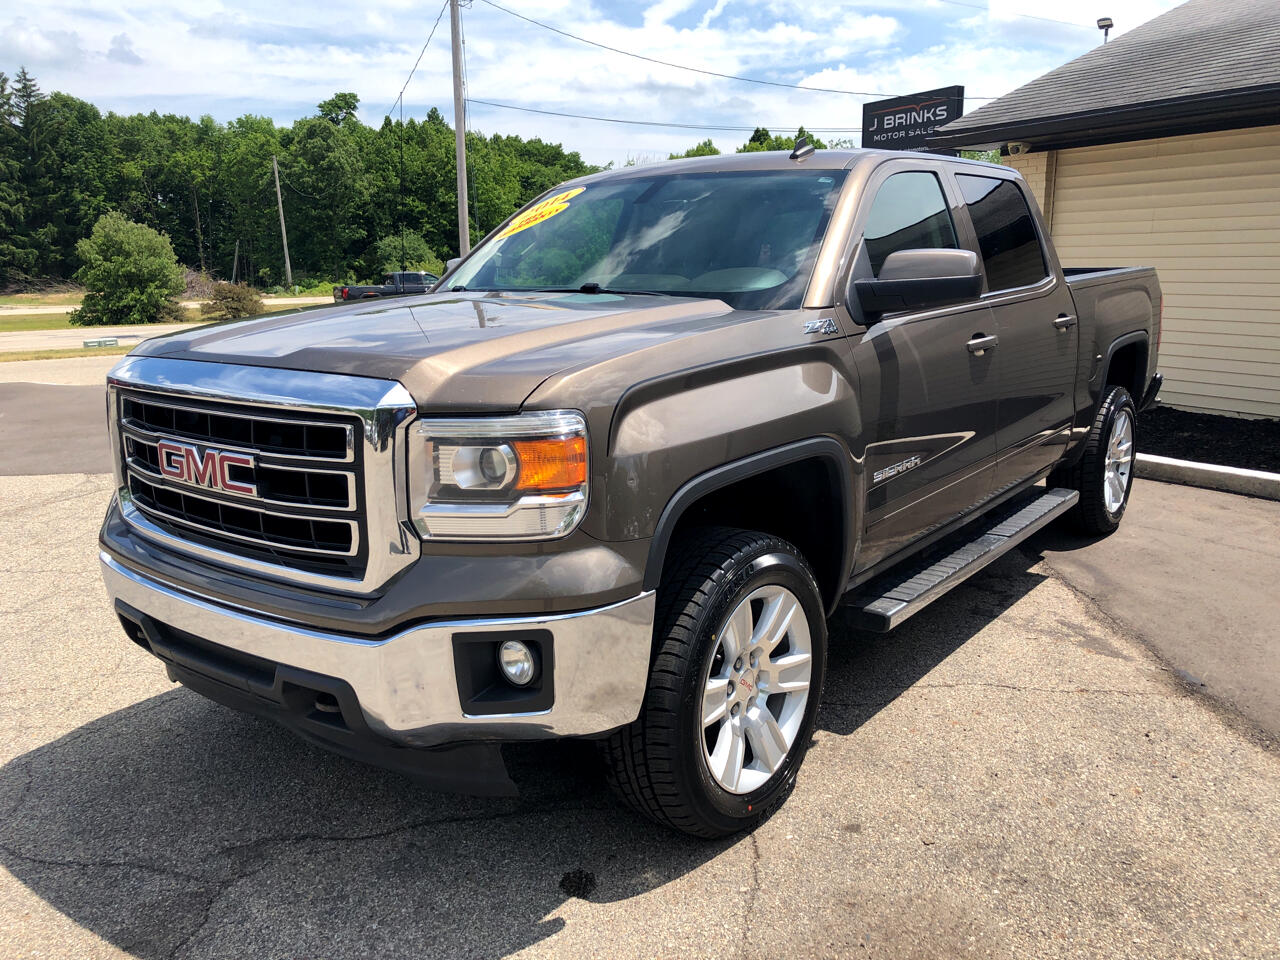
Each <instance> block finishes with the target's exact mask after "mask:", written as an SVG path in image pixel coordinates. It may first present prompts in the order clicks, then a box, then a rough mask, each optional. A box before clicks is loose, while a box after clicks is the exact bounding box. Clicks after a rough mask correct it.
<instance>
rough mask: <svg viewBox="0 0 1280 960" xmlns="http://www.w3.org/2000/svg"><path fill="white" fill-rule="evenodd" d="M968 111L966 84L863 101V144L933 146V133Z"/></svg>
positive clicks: (900, 147) (895, 147)
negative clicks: (929, 142)
mask: <svg viewBox="0 0 1280 960" xmlns="http://www.w3.org/2000/svg"><path fill="white" fill-rule="evenodd" d="M963 113H964V87H941V88H940V89H937V90H926V91H924V92H923V93H913V94H911V95H909V96H906V97H894V98H893V99H891V100H874V101H872V102H870V103H864V104H863V105H862V145H863V146H864V147H875V148H877V149H880V150H914V151H916V152H926V153H951V151H950V150H931V149H930V148H929V144H928V142H927V140H928V136H929V134H931V133H933V131H934V130H935V129H937V128H938V127H940V126H942V125H943V124H944V123H950V122H951V121H952V120H954V119H956V118H957V117H959V116H960V115H961V114H963Z"/></svg>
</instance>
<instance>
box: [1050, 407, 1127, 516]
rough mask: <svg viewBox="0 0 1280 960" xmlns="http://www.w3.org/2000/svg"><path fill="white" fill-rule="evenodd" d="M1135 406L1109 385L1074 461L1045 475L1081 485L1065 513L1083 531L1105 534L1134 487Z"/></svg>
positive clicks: (1074, 486)
mask: <svg viewBox="0 0 1280 960" xmlns="http://www.w3.org/2000/svg"><path fill="white" fill-rule="evenodd" d="M1136 421H1137V410H1136V409H1135V408H1134V405H1133V398H1132V397H1130V396H1129V391H1128V390H1126V389H1125V388H1124V387H1110V388H1108V389H1107V392H1106V393H1105V394H1104V395H1103V397H1102V402H1101V403H1100V404H1098V412H1097V413H1096V414H1095V416H1094V418H1093V426H1092V428H1091V429H1090V430H1089V436H1088V438H1087V439H1086V440H1085V447H1084V455H1083V456H1082V457H1081V458H1080V461H1079V463H1077V464H1076V465H1075V466H1074V467H1071V468H1069V469H1067V470H1065V471H1059V472H1055V473H1054V474H1053V475H1051V476H1050V477H1049V485H1050V486H1065V487H1070V488H1072V489H1075V490H1078V491H1080V501H1079V502H1078V503H1077V504H1076V506H1075V508H1074V509H1073V510H1072V511H1071V513H1070V514H1069V516H1070V517H1071V520H1072V522H1073V523H1074V525H1075V526H1076V528H1077V529H1079V530H1080V531H1081V532H1083V533H1088V534H1095V535H1096V534H1108V533H1112V532H1113V531H1114V530H1115V529H1116V528H1117V527H1119V526H1120V520H1121V518H1122V517H1124V511H1125V507H1126V506H1128V504H1129V491H1130V490H1131V489H1132V488H1133V472H1134V471H1133V467H1134V458H1135V457H1136V455H1137V430H1136Z"/></svg>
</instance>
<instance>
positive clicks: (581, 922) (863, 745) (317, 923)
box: [0, 365, 1280, 960]
mask: <svg viewBox="0 0 1280 960" xmlns="http://www.w3.org/2000/svg"><path fill="white" fill-rule="evenodd" d="M3 366H14V365H0V367H3ZM40 375H41V378H42V379H45V380H55V379H62V380H66V381H75V380H84V379H88V378H89V377H90V376H91V371H90V370H87V369H82V370H79V371H72V370H68V369H67V368H58V370H57V371H55V370H54V368H52V367H49V366H45V367H42V368H40ZM33 376H34V374H33ZM71 386H73V385H70V384H69V385H68V387H69V388H70V387H71ZM32 396H34V395H32ZM52 402H53V401H52V400H51V399H50V397H49V396H48V395H44V394H42V395H41V396H40V397H39V398H38V399H36V400H32V401H29V402H28V401H24V400H23V399H22V397H21V396H20V395H19V396H18V398H17V399H16V400H15V399H14V397H12V396H11V397H9V399H7V400H0V412H3V413H4V415H5V416H4V417H3V418H0V424H3V423H4V422H5V419H8V416H9V413H10V412H11V405H12V404H13V403H18V404H19V407H20V409H30V407H31V406H33V405H39V406H48V405H50V404H51V403H52ZM85 402H87V401H85ZM73 407H74V404H73ZM99 409H100V400H99ZM83 422H84V424H85V426H84V430H85V437H86V438H87V436H88V432H89V431H90V430H91V429H93V430H96V429H97V428H96V427H92V428H91V427H90V422H91V421H90V418H89V417H87V416H86V417H85V418H83ZM15 442H16V443H18V444H21V443H22V442H23V441H22V439H21V438H19V439H17V440H16V441H15V440H7V441H6V445H5V447H4V449H5V450H6V451H11V450H12V449H13V447H12V445H11V444H13V443H15ZM71 442H72V441H70V440H68V441H67V443H71ZM10 462H12V461H11V460H10V459H9V457H8V456H6V459H5V461H4V463H5V467H4V468H0V473H9V472H10V471H9V470H8V464H9V463H10ZM110 486H111V482H110V479H109V478H108V477H107V476H105V475H102V474H97V473H94V474H84V473H77V472H66V473H60V474H44V475H34V476H0V542H3V543H4V544H6V546H7V548H8V553H9V556H8V558H7V560H6V563H5V564H3V565H0V656H2V657H3V660H2V661H0V662H3V663H4V668H3V670H2V671H0V956H4V957H17V958H24V957H36V956H40V957H76V958H80V957H86V958H99V957H104V958H105V957H110V958H117V957H126V956H134V957H140V958H145V960H153V958H155V960H159V958H170V957H178V958H187V957H243V956H253V957H259V956H262V957H326V958H328V957H333V958H339V957H353V958H354V957H358V958H381V957H397V958H398V957H406V956H421V955H438V956H461V957H505V956H513V955H519V956H522V957H525V956H527V957H542V956H600V957H610V958H612V957H632V956H635V957H651V956H656V955H661V956H707V955H716V956H720V955H723V956H742V957H763V956H777V955H779V954H788V955H792V956H798V957H808V956H841V957H844V956H851V955H857V956H869V957H885V958H888V957H894V958H896V957H921V958H924V957H930V958H954V957H964V956H982V957H1010V958H1013V957H1019V958H1020V957H1027V956H1035V957H1038V958H1039V957H1102V956H1105V957H1135V958H1139V957H1140V958H1144V960H1145V958H1151V957H1180V958H1181V957H1204V958H1215V960H1217V958H1226V957H1251V958H1252V957H1257V958H1263V957H1275V956H1277V955H1280V818H1277V817H1276V816H1275V811H1276V810H1277V809H1280V752H1278V751H1277V747H1276V742H1275V740H1274V739H1272V738H1270V737H1268V736H1267V735H1266V733H1265V732H1264V731H1262V730H1260V729H1259V724H1261V722H1262V719H1263V718H1264V717H1265V713H1264V712H1259V711H1258V708H1257V707H1256V705H1255V706H1253V707H1250V709H1251V710H1253V714H1252V717H1253V718H1252V719H1250V717H1248V716H1243V715H1241V714H1240V713H1238V712H1237V711H1236V710H1235V709H1234V708H1233V707H1231V706H1229V705H1225V704H1227V702H1228V701H1231V700H1232V697H1231V696H1229V695H1228V694H1232V693H1234V695H1235V697H1236V698H1237V699H1242V700H1244V701H1245V702H1241V703H1240V704H1239V706H1240V707H1241V708H1242V709H1244V708H1245V707H1246V706H1248V704H1249V703H1250V702H1251V701H1248V700H1247V697H1245V694H1246V693H1248V689H1247V688H1246V687H1245V686H1243V685H1242V676H1243V673H1244V672H1245V671H1244V670H1243V667H1242V668H1241V669H1233V668H1232V666H1231V664H1232V659H1231V658H1232V656H1235V655H1232V654H1230V653H1229V651H1230V650H1232V649H1236V650H1238V651H1239V654H1238V656H1239V657H1241V658H1244V657H1246V655H1247V653H1248V650H1249V649H1252V647H1250V646H1249V645H1244V644H1238V643H1237V642H1236V641H1235V640H1233V639H1232V634H1231V633H1230V632H1228V631H1224V630H1223V629H1222V626H1221V623H1222V614H1223V611H1224V610H1241V609H1245V608H1246V607H1247V606H1248V607H1249V609H1254V610H1256V611H1258V620H1257V621H1256V622H1257V623H1260V624H1261V625H1262V631H1263V632H1262V633H1260V634H1258V637H1261V638H1262V640H1263V643H1262V648H1261V649H1262V654H1261V655H1262V656H1263V659H1262V660H1250V661H1248V664H1249V667H1248V669H1249V670H1251V671H1253V672H1254V673H1257V674H1260V676H1259V683H1258V684H1257V685H1256V686H1258V687H1260V688H1261V690H1262V693H1263V694H1265V693H1266V687H1267V685H1268V684H1267V683H1266V680H1267V678H1268V677H1269V678H1271V679H1270V686H1271V687H1272V688H1274V687H1275V686H1276V684H1275V682H1274V678H1275V677H1276V676H1277V672H1276V670H1275V669H1274V668H1273V667H1271V666H1270V664H1273V663H1274V661H1273V660H1268V659H1266V657H1267V656H1268V654H1267V649H1268V646H1269V648H1270V650H1271V651H1272V652H1271V653H1270V656H1272V657H1274V648H1275V640H1274V639H1272V637H1271V636H1269V635H1268V633H1267V631H1268V630H1272V631H1273V627H1271V626H1270V625H1269V623H1273V622H1274V619H1275V617H1274V612H1275V600H1274V593H1273V592H1271V591H1262V592H1261V595H1258V594H1253V590H1252V587H1253V582H1252V581H1246V582H1245V583H1244V585H1243V589H1241V590H1239V591H1234V592H1233V591H1230V590H1226V589H1222V587H1223V585H1224V583H1225V582H1226V581H1227V580H1229V579H1230V578H1231V577H1233V576H1237V575H1241V570H1240V569H1238V568H1231V567H1226V566H1223V562H1224V558H1226V557H1229V556H1231V555H1233V554H1237V553H1239V552H1240V551H1239V550H1238V547H1239V546H1240V544H1242V543H1247V542H1248V538H1250V537H1252V538H1254V539H1255V540H1256V541H1262V540H1265V539H1266V538H1267V537H1271V539H1272V540H1273V541H1274V539H1275V538H1274V533H1273V531H1274V529H1275V528H1274V526H1273V525H1274V524H1275V523H1276V522H1277V515H1278V514H1280V504H1263V503H1261V502H1257V501H1242V500H1241V499H1240V498H1236V497H1231V496H1229V495H1226V494H1216V493H1208V492H1205V491H1194V490H1183V489H1181V488H1176V487H1170V486H1166V485H1161V484H1155V483H1142V482H1140V485H1139V487H1138V488H1137V489H1136V491H1135V500H1134V506H1133V507H1132V508H1131V511H1132V512H1131V515H1130V516H1129V517H1128V518H1126V526H1125V527H1122V533H1121V534H1117V535H1116V536H1113V537H1112V538H1110V539H1108V540H1105V541H1100V542H1098V543H1093V544H1079V543H1076V544H1073V543H1070V542H1062V541H1060V540H1057V539H1055V536H1056V535H1052V534H1042V535H1041V536H1040V537H1039V538H1037V539H1036V540H1034V541H1032V542H1031V543H1030V544H1029V545H1028V549H1026V550H1021V551H1016V552H1014V553H1013V554H1011V555H1009V556H1007V557H1005V558H1003V559H1002V560H1001V561H999V562H998V563H997V564H995V565H993V566H992V567H991V568H989V569H988V570H987V571H985V572H984V573H983V574H981V575H980V576H979V577H977V578H975V579H974V580H972V581H970V582H969V583H968V584H965V585H964V586H962V587H961V588H959V589H957V590H956V591H954V592H953V593H951V594H950V595H949V596H947V597H946V598H944V599H943V600H941V601H939V602H938V603H937V604H935V605H934V606H932V607H931V608H929V609H928V610H926V611H924V612H923V613H921V614H919V615H918V616H916V617H915V618H913V619H912V620H911V621H909V622H908V623H907V624H906V625H905V626H904V627H903V628H902V629H900V630H899V631H897V632H895V633H894V634H891V635H889V636H887V637H870V636H865V635H852V634H849V633H848V632H847V631H844V630H841V629H837V631H836V633H835V635H834V636H833V646H832V654H831V664H830V676H829V679H828V683H827V687H826V691H825V694H824V699H823V707H822V710H821V712H820V715H819V724H818V731H817V733H816V735H815V745H814V747H813V749H812V750H811V751H810V754H809V758H808V760H807V762H806V764H805V768H804V770H803V772H802V774H801V776H800V780H799V783H798V785H797V789H796V792H795V795H794V796H793V797H792V798H791V800H790V801H789V802H788V803H787V804H786V805H785V806H784V807H783V809H782V810H781V811H780V812H779V813H778V814H777V815H776V816H774V817H773V818H772V819H771V820H769V821H768V822H767V823H766V824H764V825H763V826H762V827H761V828H760V829H759V830H757V831H756V832H755V833H754V834H752V835H751V836H748V837H740V838H735V839H732V840H728V841H723V842H720V843H713V844H707V843H702V842H697V841H693V840H688V839H685V838H682V837H679V836H676V835H673V834H670V833H667V832H664V831H662V830H660V829H657V828H655V827H653V826H652V825H650V824H648V823H646V822H644V821H641V820H640V819H638V818H636V817H634V816H632V815H631V814H630V813H628V812H626V811H625V810H623V809H621V808H620V807H618V806H617V805H616V804H615V803H614V801H613V800H612V798H611V797H610V796H609V794H608V793H607V791H606V790H604V788H603V787H602V785H601V781H600V778H599V776H598V771H597V769H596V767H595V760H594V756H593V754H592V753H591V750H590V748H589V747H588V746H587V745H583V744H558V745H541V746H528V747H523V748H520V749H519V750H512V751H511V752H510V754H509V759H510V761H511V762H512V765H513V769H514V773H515V777H516V779H517V782H518V783H519V784H520V785H521V787H522V789H523V795H522V796H521V797H520V798H518V799H514V800H506V799H504V800H488V799H475V798H460V797H449V796H441V795H432V794H427V793H425V792H423V791H421V790H420V789H418V788H416V787H415V786H414V785H413V784H412V783H411V782H409V781H407V780H404V779H402V778H401V777H399V776H397V775H395V774H391V773H387V772H383V771H380V770H375V769H371V768H366V767H363V766H360V765H358V764H355V763H351V762H348V761H345V760H342V759H339V758H335V757H332V756H329V755H327V754H324V753H322V752H319V751H317V750H315V749H314V748H312V747H310V746H308V745H306V744H303V743H301V742H300V741H297V740H295V739H294V738H292V737H291V736H290V735H288V734H287V733H285V732H283V731H281V730H279V729H277V728H275V727H273V726H271V725H269V724H267V723H265V722H262V721H258V720H254V719H251V718H246V717H242V716H240V715H237V714H235V713H232V712H230V711H227V710H224V709H223V708H221V707H218V706H216V705H213V704H210V703H208V702H206V701H203V700H201V699H200V698H199V697H197V696H195V695H193V694H191V693H189V692H187V691H185V690H183V689H181V688H176V687H174V686H172V685H171V684H169V683H168V682H167V680H166V679H165V678H164V674H163V670H162V669H161V667H160V666H159V665H158V664H157V663H156V662H154V661H153V660H151V659H150V658H149V657H148V656H146V655H144V654H142V653H141V652H140V651H138V650H137V648H136V647H134V646H133V645H132V644H130V643H129V642H128V641H127V640H126V639H125V638H124V637H123V634H122V632H121V630H120V628H119V625H118V624H117V623H116V622H115V621H114V619H113V617H112V615H111V613H110V611H109V610H108V609H107V604H106V598H105V594H104V592H103V591H102V588H101V586H100V583H99V581H98V575H97V569H96V551H95V542H96V539H95V538H96V529H97V525H98V522H99V519H100V517H101V513H102V510H103V508H104V506H105V503H106V500H107V498H108V496H109V493H110ZM1175 515H1176V516H1175ZM1162 518H1164V520H1163V521H1162ZM1130 524H1132V525H1133V533H1132V536H1126V535H1125V531H1126V528H1127V527H1128V526H1129V525H1130ZM1148 527H1152V528H1154V531H1155V532H1152V530H1149V529H1148ZM1155 533H1162V535H1163V536H1165V537H1167V539H1165V540H1160V539H1153V537H1154V536H1155ZM1255 546H1256V544H1255ZM1153 554H1154V555H1155V560H1156V561H1158V562H1159V564H1161V565H1160V566H1159V567H1158V568H1157V569H1155V570H1152V571H1150V572H1149V573H1144V574H1143V575H1142V576H1135V577H1133V578H1131V583H1132V586H1133V591H1132V592H1133V597H1132V598H1128V597H1129V595H1128V593H1125V592H1123V591H1111V590H1110V589H1109V588H1108V587H1107V585H1106V584H1105V583H1103V582H1102V581H1101V580H1099V581H1098V584H1100V585H1098V584H1091V583H1090V581H1089V576H1090V575H1094V576H1097V575H1098V574H1097V571H1096V570H1094V571H1093V573H1092V574H1091V573H1090V571H1091V565H1092V564H1096V565H1098V566H1099V567H1102V568H1106V569H1108V570H1111V571H1113V572H1112V574H1111V576H1112V577H1113V579H1115V578H1118V576H1119V574H1118V573H1116V572H1114V571H1123V570H1133V569H1134V568H1135V567H1136V566H1138V565H1140V564H1145V563H1151V562H1153ZM1088 557H1095V558H1096V559H1094V560H1092V561H1088V560H1085V559H1080V558H1088ZM1076 563H1078V564H1082V566H1081V567H1080V568H1079V569H1075V568H1073V564H1076ZM1241 563H1244V564H1247V565H1251V566H1252V567H1254V568H1256V575H1257V576H1259V577H1265V578H1267V579H1266V581H1265V582H1266V583H1273V582H1274V581H1275V579H1276V577H1275V573H1276V565H1275V563H1274V559H1273V555H1272V554H1270V553H1267V552H1265V551H1261V550H1255V551H1254V552H1253V553H1250V554H1248V555H1247V557H1246V558H1245V559H1244V560H1242V561H1241ZM1197 583H1198V584H1199V585H1200V590H1201V591H1203V592H1204V593H1205V594H1206V595H1208V594H1213V595H1214V597H1215V599H1214V601H1213V603H1201V607H1202V608H1203V610H1204V611H1205V612H1204V613H1203V615H1202V616H1201V619H1200V620H1198V621H1197V620H1196V619H1195V616H1196V609H1197V608H1196V596H1197V594H1196V592H1195V591H1194V590H1193V589H1192V588H1191V586H1190V585H1192V584H1197ZM1183 584H1185V585H1187V586H1186V588H1185V590H1184V588H1183V586H1182V585H1183ZM1119 593H1124V597H1122V598H1119V599H1118V598H1117V597H1118V594H1119ZM1251 594H1252V596H1251ZM1218 595H1220V596H1221V603H1222V604H1226V606H1225V607H1220V606H1216V605H1215V604H1217V603H1218V602H1219V601H1218V599H1217V597H1218ZM1125 598H1128V599H1125ZM1126 604H1132V605H1133V606H1132V607H1130V606H1126ZM1250 604H1251V605H1252V606H1249V605H1250ZM1108 605H1110V606H1108ZM1238 622H1239V623H1240V630H1241V631H1242V635H1245V633H1244V631H1246V624H1247V623H1252V622H1254V621H1245V620H1243V619H1238ZM1197 623H1199V626H1198V627H1197ZM1135 625H1136V626H1135ZM1157 627H1158V628H1160V629H1156V628H1157ZM1248 629H1252V628H1251V627H1250V628H1248ZM1197 630H1198V631H1199V632H1198V633H1197ZM1156 633H1159V634H1162V635H1169V636H1183V637H1184V639H1185V640H1186V642H1187V647H1186V648H1174V647H1169V648H1167V649H1161V648H1159V647H1157V648H1156V649H1157V651H1158V652H1157V653H1153V652H1152V649H1151V648H1149V647H1148V645H1147V643H1148V641H1149V637H1148V636H1147V634H1156ZM1197 636H1198V637H1199V638H1200V643H1199V644H1195V643H1192V642H1191V641H1192V640H1193V639H1194V638H1195V637H1197ZM1209 638H1211V639H1209ZM1233 644H1236V646H1234V647H1233V646H1232V645H1233ZM1179 650H1181V653H1179ZM1205 650H1208V651H1210V653H1208V654H1206V652H1205ZM1174 654H1178V655H1179V656H1184V655H1185V656H1186V657H1189V658H1191V659H1186V660H1183V661H1181V662H1180V663H1179V667H1180V669H1182V670H1184V671H1185V672H1194V671H1192V667H1191V665H1196V666H1197V667H1198V669H1200V670H1202V671H1203V672H1202V674H1201V675H1200V677H1201V679H1203V680H1204V681H1205V683H1206V684H1207V686H1206V687H1205V688H1204V689H1205V690H1206V691H1207V692H1208V693H1209V694H1210V695H1211V697H1213V698H1216V699H1209V698H1206V697H1205V696H1201V695H1200V694H1199V693H1196V692H1194V691H1195V690H1199V689H1201V688H1199V687H1198V686H1192V685H1189V684H1188V682H1187V681H1186V680H1185V679H1184V678H1183V677H1182V676H1179V675H1178V673H1177V672H1175V670H1174V669H1171V668H1170V667H1169V666H1168V664H1167V662H1166V661H1167V660H1170V659H1171V657H1172V656H1173V655H1174ZM1204 656H1212V657H1216V658H1220V659H1222V658H1225V659H1222V663H1221V664H1220V665H1222V666H1225V668H1226V673H1225V674H1224V675H1222V676H1220V675H1218V674H1217V673H1215V672H1214V670H1209V669H1207V668H1206V667H1205V666H1203V665H1201V664H1200V663H1198V662H1197V661H1196V660H1195V659H1194V658H1195V657H1204ZM1215 662H1216V661H1215ZM1244 662H1245V661H1244V660H1243V659H1242V660H1241V663H1242V664H1243V663H1244ZM1215 669H1216V667H1215ZM1263 671H1269V672H1266V673H1263ZM1231 684H1237V685H1238V686H1236V687H1232V686H1231ZM1263 709H1265V702H1264V703H1263Z"/></svg>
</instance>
